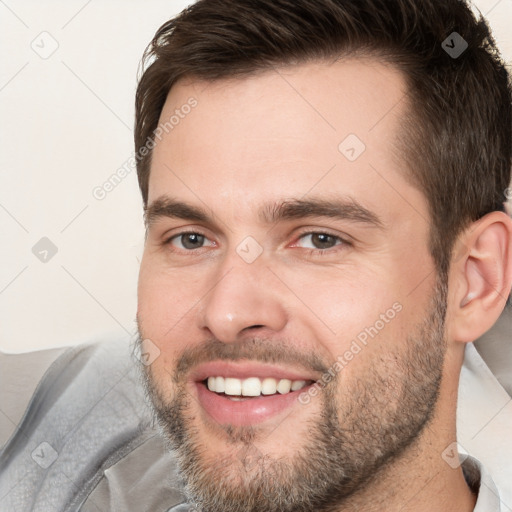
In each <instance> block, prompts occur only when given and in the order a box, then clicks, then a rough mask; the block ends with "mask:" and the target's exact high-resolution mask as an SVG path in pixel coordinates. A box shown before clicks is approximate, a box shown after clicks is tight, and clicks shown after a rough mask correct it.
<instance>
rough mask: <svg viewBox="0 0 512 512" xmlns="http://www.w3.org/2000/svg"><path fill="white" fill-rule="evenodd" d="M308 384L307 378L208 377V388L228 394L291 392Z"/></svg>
mask: <svg viewBox="0 0 512 512" xmlns="http://www.w3.org/2000/svg"><path fill="white" fill-rule="evenodd" d="M305 385H306V381H305V380H293V381H291V380H289V379H279V380H278V379H273V378H272V377H267V378H266V379H263V380H260V379H259V378H258V377H249V378H247V379H235V378H234V377H208V389H209V390H210V391H214V392H215V393H226V395H238V396H240V395H242V396H260V395H273V394H274V393H276V392H278V393H280V394H282V395H283V394H285V393H289V392H290V390H291V391H297V390H299V389H302V388H303V387H304V386H305Z"/></svg>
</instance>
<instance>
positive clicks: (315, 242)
mask: <svg viewBox="0 0 512 512" xmlns="http://www.w3.org/2000/svg"><path fill="white" fill-rule="evenodd" d="M343 242H344V240H342V239H341V238H340V237H339V236H335V235H331V234H329V233H322V232H317V233H304V234H303V235H302V236H300V237H299V241H298V242H297V245H298V246H299V247H304V248H305V249H331V248H332V247H335V246H336V245H341V244H342V243H343Z"/></svg>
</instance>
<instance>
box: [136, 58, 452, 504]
mask: <svg viewBox="0 0 512 512" xmlns="http://www.w3.org/2000/svg"><path fill="white" fill-rule="evenodd" d="M405 94H406V88H405V84H404V80H403V78H402V76H401V75H400V74H399V73H398V72H397V71H395V70H394V69H393V68H391V67H389V66H385V65H383V64H381V63H379V62H376V61H372V60H367V61H363V60H349V61H344V62H341V61H340V62H337V63H334V64H330V65H329V64H325V63H311V64H307V65H302V66H298V67H290V68H281V69H278V70H273V71H268V72H265V73H263V74H259V75H257V76H253V77H250V78H243V79H237V80H230V81H224V80H223V81H218V82H213V83H208V84H207V83H205V82H200V81H188V82H186V81H182V82H179V83H178V84H177V85H175V86H174V87H173V88H172V90H171V92H170V94H169V96H168V98H167V102H166V104H165V107H164V109H163V112H162V115H161V118H160V122H161V123H162V124H164V123H165V122H166V121H168V120H169V119H170V118H171V116H173V115H175V116H178V117H179V121H177V122H176V120H177V117H175V118H174V121H173V123H172V129H170V130H168V133H167V134H165V135H164V136H163V138H162V139H161V140H160V141H158V143H157V145H156V148H155V149H154V153H153V161H152V167H151V176H150V182H149V198H148V204H149V209H150V219H149V220H150V225H149V229H148V236H147V241H146V246H145V252H144V257H143V261H142V264H141V271H140V280H139V307H138V323H139V332H140V338H141V340H150V341H145V342H144V343H146V344H149V345H150V347H151V350H153V352H154V353H158V350H159V351H160V352H159V357H157V358H156V359H155V360H154V361H153V362H152V364H151V365H150V366H147V367H146V371H147V385H148V389H149V391H150V395H151V397H152V400H153V403H154V405H155V409H156V411H157V414H158V416H159V419H160V421H161V423H162V424H163V425H164V428H165V430H166V433H167V435H168V436H169V438H170V439H171V441H172V442H173V443H174V446H175V448H176V450H177V454H178V457H179V461H180V464H181V466H182V470H183V473H184V476H185V477H186V479H187V483H188V485H189V491H190V492H191V493H192V494H193V495H194V496H195V498H196V499H197V500H198V502H199V503H200V504H202V505H203V506H204V508H205V510H209V511H217V510H219V511H220V510H222V511H223V512H229V511H231V510H233V511H235V510H238V511H245V510H247V511H249V510H253V511H256V510H266V511H272V510H276V511H277V510H280V511H287V510H290V511H292V510H294V511H298V510H324V509H325V510H328V508H327V505H329V504H332V503H336V502H339V501H340V500H342V499H344V498H345V497H346V496H349V495H350V494H351V493H353V492H354V491H355V490H356V489H358V488H362V487H363V486H364V484H365V483H366V482H367V481H369V480H371V477H372V476H374V475H375V474H376V472H377V471H378V469H379V468H381V467H382V466H383V464H384V463H385V462H386V461H390V460H393V458H396V457H398V456H399V455H400V454H403V453H405V452H406V448H407V447H409V446H410V445H411V444H412V443H413V442H414V441H415V440H416V442H420V439H421V436H422V434H423V433H424V428H423V427H424V425H425V424H426V423H427V422H428V420H429V418H430V416H431V414H432V411H433V409H434V405H435V403H436V398H437V392H438V387H439V381H440V378H441V366H442V361H443V351H444V342H443V303H444V296H443V293H441V292H440V291H439V290H438V289H437V288H436V272H435V269H434V266H433V262H432V259H431V257H430V254H429V251H428V245H427V241H428V231H429V223H428V218H429V214H428V209H427V203H426V199H425V197H424V196H423V195H422V193H420V192H419V191H418V190H417V189H415V188H414V187H412V186H411V185H410V184H409V182H408V181H407V179H406V177H405V176H406V173H407V170H406V168H405V164H404V163H403V162H402V161H401V159H400V156H399V153H398V152H397V150H396V149H395V139H396V137H397V135H398V133H399V129H400V123H401V116H402V114H403V113H404V111H405V109H406V108H407V101H406V97H405ZM190 98H194V100H195V101H196V102H197V104H196V105H195V106H194V108H183V106H184V105H186V104H187V103H188V104H190ZM176 110H178V113H176ZM178 114H179V115H178ZM363 144H364V145H363ZM158 200H159V201H158ZM157 201H158V204H159V208H156V207H155V205H156V204H157V203H156V202H157ZM436 300H437V301H438V302H437V303H436V302H435V301H436ZM155 346H156V347H158V350H157V349H156V348H155ZM151 350H150V351H151ZM208 386H210V389H209V387H208ZM290 386H291V389H290ZM247 395H257V396H247ZM329 506H330V505H329Z"/></svg>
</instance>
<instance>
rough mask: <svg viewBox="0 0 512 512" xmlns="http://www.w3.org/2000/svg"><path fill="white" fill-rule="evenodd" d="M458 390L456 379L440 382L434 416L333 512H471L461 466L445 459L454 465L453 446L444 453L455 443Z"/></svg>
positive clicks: (470, 497) (471, 501) (471, 496)
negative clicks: (392, 459)
mask: <svg viewBox="0 0 512 512" xmlns="http://www.w3.org/2000/svg"><path fill="white" fill-rule="evenodd" d="M450 357H453V355H451V354H450ZM457 357H458V359H459V360H460V361H457V362H458V364H462V359H461V358H462V355H461V354H458V355H457ZM452 373H455V372H452ZM457 389H458V375H457V376H456V377H455V376H452V377H451V378H449V379H447V378H444V379H443V382H442V384H441V390H440V399H439V400H438V402H437V406H436V409H435V411H434V414H433V417H432V418H431V421H430V422H429V423H428V424H427V425H426V426H425V427H424V429H423V431H422V432H421V434H420V435H419V436H418V438H417V439H416V440H415V441H414V443H413V444H412V445H411V446H409V448H408V449H407V450H406V451H405V452H404V453H403V454H401V455H400V456H398V457H397V458H396V459H395V460H394V461H392V462H390V463H388V464H387V465H386V466H384V467H382V468H381V469H380V470H379V472H378V473H377V474H375V475H374V476H373V477H372V479H371V481H369V482H368V483H367V485H366V486H365V487H364V488H363V489H361V490H360V491H358V492H357V493H355V494H354V495H353V496H351V497H350V498H349V499H348V500H347V501H346V502H344V503H343V504H342V506H341V508H337V509H336V512H355V511H359V512H374V511H375V512H377V511H379V512H380V511H382V510H393V511H395V510H396V511H400V512H431V511H432V510H436V511H438V512H473V510H474V508H475V503H476V496H475V495H474V494H473V493H472V492H471V490H470V488H469V487H468V485H467V483H466V480H465V479H464V474H463V472H462V467H461V466H460V465H459V466H458V467H455V468H453V467H452V466H454V465H455V464H454V463H451V465H450V464H448V462H447V461H446V460H449V461H450V462H451V461H452V460H455V461H458V453H457V449H456V448H454V451H453V452H452V451H451V450H449V451H448V452H447V451H446V450H447V447H449V446H450V445H451V444H452V443H453V442H454V441H455V439H456V418H455V411H456V407H457ZM443 453H444V458H443ZM445 459H446V460H445Z"/></svg>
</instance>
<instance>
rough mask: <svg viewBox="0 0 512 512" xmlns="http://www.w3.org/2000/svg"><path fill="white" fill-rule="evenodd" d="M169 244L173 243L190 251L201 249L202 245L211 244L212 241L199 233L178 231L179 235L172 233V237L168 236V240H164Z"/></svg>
mask: <svg viewBox="0 0 512 512" xmlns="http://www.w3.org/2000/svg"><path fill="white" fill-rule="evenodd" d="M166 243H168V244H170V245H173V246H174V247H177V248H178V249H184V250H187V251H191V250H194V249H201V248H202V247H205V243H206V246H213V245H214V243H213V242H212V241H211V240H209V239H208V238H206V237H205V236H204V235H202V234H201V233H193V232H190V233H180V234H179V235H174V236H173V237H171V238H169V240H168V241H167V242H166Z"/></svg>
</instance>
